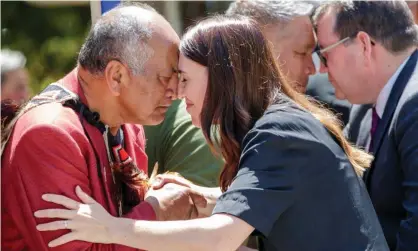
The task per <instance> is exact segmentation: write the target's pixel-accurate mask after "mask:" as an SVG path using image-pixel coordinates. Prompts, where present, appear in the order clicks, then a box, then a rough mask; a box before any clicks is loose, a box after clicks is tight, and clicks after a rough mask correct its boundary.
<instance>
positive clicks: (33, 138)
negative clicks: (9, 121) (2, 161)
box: [5, 124, 155, 251]
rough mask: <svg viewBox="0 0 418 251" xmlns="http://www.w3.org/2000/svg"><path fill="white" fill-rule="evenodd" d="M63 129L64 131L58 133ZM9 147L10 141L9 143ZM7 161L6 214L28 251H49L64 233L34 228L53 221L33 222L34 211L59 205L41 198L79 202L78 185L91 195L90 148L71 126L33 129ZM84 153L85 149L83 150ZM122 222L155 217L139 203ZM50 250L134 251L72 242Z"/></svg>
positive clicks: (27, 130)
mask: <svg viewBox="0 0 418 251" xmlns="http://www.w3.org/2000/svg"><path fill="white" fill-rule="evenodd" d="M63 128H65V130H64V129H63ZM9 143H10V142H9ZM13 143H14V144H16V145H15V146H12V149H13V152H12V154H11V155H10V157H9V161H10V166H9V167H10V168H11V169H10V170H11V171H10V172H8V173H9V175H10V176H11V177H8V179H11V180H13V182H10V183H9V186H8V189H11V190H12V191H8V193H9V194H10V193H11V196H10V199H9V200H8V201H7V205H5V206H6V207H7V210H8V211H9V212H11V215H12V218H13V221H14V223H15V224H16V226H17V227H18V230H19V232H20V233H21V235H22V237H23V238H24V240H25V242H26V244H27V245H28V246H29V249H30V250H49V248H48V243H49V242H50V241H52V240H54V239H56V238H57V237H59V236H61V235H63V234H65V233H67V232H68V230H59V231H47V232H40V231H37V230H36V225H37V224H40V223H46V222H50V221H55V220H57V219H38V218H35V217H34V216H33V214H34V212H35V211H37V210H40V209H45V208H57V207H58V205H56V204H51V203H49V202H45V201H43V200H42V199H41V196H42V194H44V193H55V194H62V195H65V196H68V197H70V198H72V199H74V200H78V199H77V196H76V194H75V187H76V186H77V185H80V186H81V187H82V189H83V190H84V191H86V192H87V193H89V194H90V195H91V189H90V188H91V186H92V184H91V182H90V179H89V171H88V170H89V169H88V165H87V161H86V159H85V155H84V152H83V151H85V150H83V147H82V146H83V145H85V144H89V143H88V141H87V140H86V139H85V136H84V135H83V132H80V131H79V130H77V128H74V126H73V128H71V125H68V127H67V126H66V125H64V126H63V125H54V124H52V125H51V124H47V125H35V126H31V127H29V128H28V129H26V130H25V131H24V132H23V133H22V134H21V135H20V138H19V139H18V140H15V141H14V142H13ZM84 148H85V147H84ZM126 217H129V218H133V219H141V220H154V219H155V214H154V211H153V210H152V207H151V206H150V205H149V204H148V203H141V204H140V205H138V206H137V207H135V208H134V209H133V210H132V211H131V212H130V213H129V214H128V215H126ZM54 250H59V251H64V250H65V251H66V250H123V251H129V250H135V249H132V248H129V247H125V246H118V245H105V244H93V243H88V242H81V241H73V242H70V243H67V244H64V245H62V246H59V247H56V248H55V249H54Z"/></svg>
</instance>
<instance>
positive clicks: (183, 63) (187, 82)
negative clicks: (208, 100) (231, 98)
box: [179, 53, 209, 127]
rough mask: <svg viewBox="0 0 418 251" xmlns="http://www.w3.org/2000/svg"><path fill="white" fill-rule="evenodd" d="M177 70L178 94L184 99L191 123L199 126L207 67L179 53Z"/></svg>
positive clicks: (206, 80) (207, 77) (206, 81)
mask: <svg viewBox="0 0 418 251" xmlns="http://www.w3.org/2000/svg"><path fill="white" fill-rule="evenodd" d="M179 70H180V73H181V78H180V83H179V95H180V97H184V98H185V100H186V105H187V112H188V113H189V114H190V115H191V117H192V123H193V125H195V126H196V127H201V124H200V113H201V112H202V107H203V102H204V100H205V94H206V87H207V85H208V79H209V75H208V68H207V67H205V66H203V65H200V64H198V63H196V62H194V61H192V60H190V59H189V58H187V57H185V56H184V55H183V54H181V53H180V59H179Z"/></svg>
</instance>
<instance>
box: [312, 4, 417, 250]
mask: <svg viewBox="0 0 418 251" xmlns="http://www.w3.org/2000/svg"><path fill="white" fill-rule="evenodd" d="M313 20H314V24H315V27H316V29H317V35H318V43H319V47H320V48H321V49H320V50H319V51H318V55H319V56H320V58H321V72H327V73H328V75H329V78H330V81H331V83H332V84H333V85H334V87H335V89H336V96H337V97H339V98H347V100H348V101H350V102H351V103H353V104H358V105H356V106H354V107H353V110H352V113H351V117H350V123H349V125H348V127H347V132H348V133H349V136H354V137H355V138H356V143H357V145H358V146H362V147H365V148H366V149H368V150H369V151H370V152H372V153H373V154H374V156H375V159H374V161H373V163H372V166H371V168H370V169H369V170H368V171H367V172H366V173H365V175H364V181H365V183H366V186H367V188H368V191H369V195H370V197H371V199H372V201H373V204H374V206H375V210H376V212H377V214H378V216H379V220H380V223H381V225H382V228H383V231H384V233H385V237H386V239H387V241H388V244H389V246H390V248H391V250H397V251H404V250H411V251H412V250H414V251H416V250H418V65H417V61H418V51H417V49H416V46H417V44H418V39H417V38H418V31H417V28H416V27H415V23H414V18H413V16H412V13H411V12H410V10H409V9H408V6H407V4H406V3H405V2H404V1H381V2H378V1H353V2H343V3H341V2H332V3H328V4H325V5H323V6H321V7H320V8H318V9H317V10H316V11H315V14H314V17H313ZM356 121H357V122H358V123H356ZM352 122H354V124H353V125H352V126H351V124H352Z"/></svg>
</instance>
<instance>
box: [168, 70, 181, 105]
mask: <svg viewBox="0 0 418 251" xmlns="http://www.w3.org/2000/svg"><path fill="white" fill-rule="evenodd" d="M178 85H179V79H178V75H177V73H173V75H172V76H171V78H170V80H169V81H168V84H167V89H166V97H167V98H170V99H171V100H176V99H177V97H178V93H177V92H178Z"/></svg>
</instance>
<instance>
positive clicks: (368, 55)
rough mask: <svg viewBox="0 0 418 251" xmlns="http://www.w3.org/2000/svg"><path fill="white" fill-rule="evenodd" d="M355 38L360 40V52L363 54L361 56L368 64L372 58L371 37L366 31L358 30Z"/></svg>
mask: <svg viewBox="0 0 418 251" xmlns="http://www.w3.org/2000/svg"><path fill="white" fill-rule="evenodd" d="M357 39H358V40H359V41H360V45H361V52H362V54H363V57H364V59H365V60H366V63H367V64H369V63H370V61H371V59H372V47H373V46H372V41H371V38H370V36H369V35H368V34H367V33H366V32H364V31H360V32H359V33H358V34H357Z"/></svg>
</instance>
